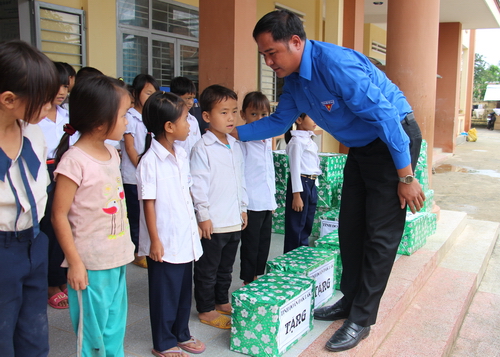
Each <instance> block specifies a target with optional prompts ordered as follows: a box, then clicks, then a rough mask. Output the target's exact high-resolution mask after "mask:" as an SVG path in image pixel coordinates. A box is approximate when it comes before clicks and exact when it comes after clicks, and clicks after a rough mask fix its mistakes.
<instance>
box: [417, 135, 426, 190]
mask: <svg viewBox="0 0 500 357" xmlns="http://www.w3.org/2000/svg"><path fill="white" fill-rule="evenodd" d="M415 178H416V179H417V180H418V182H420V185H422V190H423V191H424V192H426V191H427V190H429V171H428V164H427V142H426V141H425V140H422V145H421V147H420V155H419V156H418V161H417V166H416V167H415Z"/></svg>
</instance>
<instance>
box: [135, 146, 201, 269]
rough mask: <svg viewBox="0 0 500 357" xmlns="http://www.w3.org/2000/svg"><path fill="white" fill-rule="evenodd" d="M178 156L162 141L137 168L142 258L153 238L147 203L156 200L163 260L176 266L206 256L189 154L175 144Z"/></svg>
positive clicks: (140, 251)
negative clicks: (145, 211) (195, 204)
mask: <svg viewBox="0 0 500 357" xmlns="http://www.w3.org/2000/svg"><path fill="white" fill-rule="evenodd" d="M174 151H175V156H174V155H172V154H171V153H170V152H169V151H168V150H167V149H165V148H164V147H163V146H162V145H161V144H160V143H159V142H158V141H156V140H152V141H151V147H150V148H149V150H148V151H147V152H146V153H145V154H144V156H143V157H142V158H141V161H140V162H139V165H138V166H137V172H136V174H137V192H138V196H139V200H140V201H141V218H140V226H139V255H140V256H143V255H149V251H150V248H151V240H150V238H149V233H148V227H147V225H146V218H145V216H144V209H143V207H144V202H143V200H155V211H156V227H157V229H158V235H159V238H160V241H161V244H162V245H163V249H164V255H163V257H162V259H163V260H165V261H167V262H169V263H172V264H181V263H188V262H191V261H193V260H198V259H199V258H200V256H201V255H202V254H203V249H202V247H201V242H200V236H199V233H198V224H197V222H196V216H195V214H194V208H193V201H192V199H191V194H190V192H189V187H190V186H191V184H192V179H191V174H190V171H189V160H188V157H187V154H186V151H184V149H183V148H182V147H180V146H179V145H177V144H176V143H174Z"/></svg>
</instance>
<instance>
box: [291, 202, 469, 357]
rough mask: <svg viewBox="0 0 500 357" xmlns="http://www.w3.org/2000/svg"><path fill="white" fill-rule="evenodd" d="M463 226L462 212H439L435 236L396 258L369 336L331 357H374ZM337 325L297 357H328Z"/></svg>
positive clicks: (339, 322) (463, 217) (332, 325)
mask: <svg viewBox="0 0 500 357" xmlns="http://www.w3.org/2000/svg"><path fill="white" fill-rule="evenodd" d="M466 224H467V214H466V213H464V212H455V211H446V210H442V211H441V213H440V219H439V221H438V225H437V230H436V233H435V234H433V235H432V236H431V237H429V238H428V239H427V244H426V245H425V246H424V247H423V248H421V249H420V250H418V251H417V252H415V253H414V254H412V255H411V256H401V257H399V259H397V261H396V262H395V263H394V267H393V270H392V273H391V277H390V279H389V282H388V284H387V288H386V291H385V293H384V296H383V298H382V302H381V304H380V309H379V313H378V318H377V323H376V324H375V325H374V326H373V327H372V330H371V333H370V337H369V338H367V339H366V340H364V341H363V342H362V343H361V344H360V345H359V346H357V347H356V348H353V349H351V350H349V351H345V352H338V353H336V354H335V356H342V357H343V356H360V357H366V356H373V355H374V353H375V352H376V350H377V348H378V347H379V346H380V344H381V343H382V342H383V341H384V339H385V338H386V337H387V335H388V334H389V333H390V331H391V330H392V328H393V327H394V326H395V325H396V323H397V322H398V320H399V319H400V317H401V316H402V315H403V314H404V312H405V311H406V310H407V308H408V307H409V306H410V304H411V302H412V300H413V299H414V298H415V296H416V295H417V293H418V292H419V290H420V289H421V288H422V287H423V286H424V285H425V284H426V282H427V280H428V279H429V277H430V276H431V275H432V273H433V272H434V270H435V269H436V267H437V266H438V265H439V264H440V263H441V261H442V260H443V258H444V257H445V256H446V254H447V253H448V251H449V250H450V249H451V248H452V247H453V246H454V244H455V242H456V240H457V239H458V237H459V236H460V235H461V233H462V232H463V230H464V229H465V227H466ZM341 324H342V321H336V322H333V323H332V324H331V325H330V326H329V327H328V328H327V329H326V330H325V332H323V333H322V334H321V335H320V336H319V337H318V338H317V339H316V340H315V341H314V343H312V344H311V345H310V346H309V347H308V348H307V349H306V350H304V352H303V353H302V354H301V355H300V356H301V357H307V356H331V352H328V351H327V350H326V349H325V348H324V345H325V343H326V341H327V340H328V339H329V338H330V337H331V336H332V335H333V333H334V332H335V331H336V330H337V329H338V328H339V327H340V326H341Z"/></svg>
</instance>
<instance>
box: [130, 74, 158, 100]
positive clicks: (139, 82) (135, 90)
mask: <svg viewBox="0 0 500 357" xmlns="http://www.w3.org/2000/svg"><path fill="white" fill-rule="evenodd" d="M148 83H149V84H151V85H152V86H153V87H154V88H155V91H157V90H159V89H160V85H159V84H158V82H157V81H156V79H154V78H153V76H150V75H149V74H138V75H137V76H135V78H134V81H133V82H132V95H133V97H134V104H135V105H136V106H139V107H144V104H145V103H141V101H140V96H141V92H142V90H143V89H144V87H145V86H146V84H148Z"/></svg>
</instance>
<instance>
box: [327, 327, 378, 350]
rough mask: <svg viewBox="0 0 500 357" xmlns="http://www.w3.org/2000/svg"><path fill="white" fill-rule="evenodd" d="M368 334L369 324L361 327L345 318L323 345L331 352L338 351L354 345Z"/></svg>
mask: <svg viewBox="0 0 500 357" xmlns="http://www.w3.org/2000/svg"><path fill="white" fill-rule="evenodd" d="M369 334H370V326H368V327H363V326H359V325H358V324H355V323H354V322H352V321H349V320H346V321H345V322H344V324H343V325H342V326H341V327H340V328H339V329H338V330H337V332H335V333H334V334H333V336H332V337H330V339H329V340H328V342H327V343H326V345H325V347H326V349H327V350H329V351H332V352H340V351H345V350H349V349H351V348H353V347H356V346H357V345H358V343H359V342H361V340H362V339H364V338H366V337H368V335H369Z"/></svg>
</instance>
